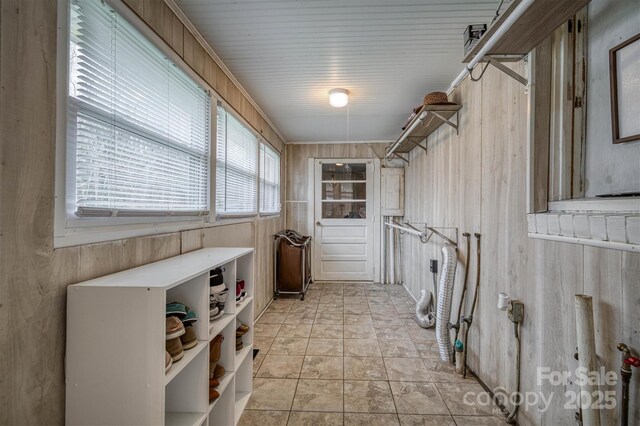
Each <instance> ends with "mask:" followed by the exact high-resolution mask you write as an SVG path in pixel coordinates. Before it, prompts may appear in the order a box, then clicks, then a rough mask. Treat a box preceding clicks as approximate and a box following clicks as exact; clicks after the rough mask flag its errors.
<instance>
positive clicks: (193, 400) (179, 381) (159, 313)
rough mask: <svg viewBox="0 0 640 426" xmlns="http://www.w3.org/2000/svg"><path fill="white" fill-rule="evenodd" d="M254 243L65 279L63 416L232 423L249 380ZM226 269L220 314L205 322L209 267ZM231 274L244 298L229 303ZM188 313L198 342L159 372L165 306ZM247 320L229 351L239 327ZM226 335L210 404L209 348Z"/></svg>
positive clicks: (190, 424) (210, 425)
mask: <svg viewBox="0 0 640 426" xmlns="http://www.w3.org/2000/svg"><path fill="white" fill-rule="evenodd" d="M253 264H254V253H253V249H252V248H226V247H225V248H205V249H201V250H197V251H194V252H191V253H188V254H184V255H180V256H176V257H173V258H170V259H166V260H162V261H159V262H155V263H151V264H148V265H144V266H140V267H138V268H134V269H130V270H127V271H122V272H119V273H116V274H112V275H107V276H105V277H100V278H96V279H93V280H90V281H86V282H83V283H79V284H75V285H72V286H70V287H69V288H68V291H67V346H66V366H65V371H66V377H65V382H66V410H65V411H66V423H67V424H70V425H76V424H77V425H84V424H118V425H163V424H164V425H172V426H216V425H223V426H229V425H235V424H237V423H238V421H239V419H240V416H241V415H242V410H243V409H244V407H245V406H246V404H247V401H248V395H250V394H251V391H252V388H253V382H252V380H253V379H252V372H253V367H252V356H251V354H252V347H253V346H252V345H253V316H254V299H253V294H254V276H253ZM218 267H223V268H224V269H225V272H224V274H223V275H224V281H225V284H226V286H227V288H228V289H229V297H228V299H227V302H226V304H225V309H224V311H225V313H224V314H223V315H222V316H220V317H219V318H217V319H216V320H214V321H212V322H211V326H210V321H209V296H210V294H209V293H210V291H209V276H210V271H212V270H213V269H215V268H218ZM236 279H240V280H244V282H245V292H246V297H245V298H244V300H243V301H242V302H240V303H239V304H237V305H236V303H235V300H234V297H235V287H236V285H235V284H236ZM173 301H177V302H180V303H183V304H185V305H187V306H188V307H189V309H190V310H192V311H194V312H195V313H196V315H197V321H196V322H195V323H194V324H193V327H194V328H193V330H194V331H195V334H196V336H197V339H198V341H197V344H196V345H195V346H194V347H192V348H190V349H187V350H184V354H183V355H182V358H181V359H179V360H176V361H174V362H173V364H172V366H171V367H170V368H169V370H168V372H166V373H165V355H166V352H165V345H166V339H165V337H166V324H165V317H166V304H167V303H170V302H173ZM240 323H242V324H246V325H248V326H249V331H248V332H247V333H246V334H245V335H244V336H242V340H243V342H242V343H243V344H242V349H240V350H239V351H236V324H238V325H239V324H240ZM219 334H221V335H222V336H223V337H224V340H223V341H222V346H221V355H220V360H219V362H218V364H220V365H222V366H223V367H224V368H225V370H226V374H225V375H224V376H222V377H221V378H220V379H219V380H220V384H219V385H218V386H217V387H216V391H217V392H218V393H219V394H220V396H219V397H218V398H217V399H215V400H213V401H211V402H210V401H209V352H210V351H209V347H210V341H211V340H212V339H213V338H215V337H216V336H217V335H219Z"/></svg>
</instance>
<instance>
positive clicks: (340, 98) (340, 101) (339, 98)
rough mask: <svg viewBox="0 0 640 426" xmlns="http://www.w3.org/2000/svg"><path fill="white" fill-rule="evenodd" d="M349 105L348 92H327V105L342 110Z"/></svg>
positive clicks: (335, 90)
mask: <svg viewBox="0 0 640 426" xmlns="http://www.w3.org/2000/svg"><path fill="white" fill-rule="evenodd" d="M348 103H349V91H348V90H347V89H331V90H329V104H330V105H331V106H332V107H335V108H342V107H344V106H346V105H347V104H348Z"/></svg>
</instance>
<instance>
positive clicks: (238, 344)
mask: <svg viewBox="0 0 640 426" xmlns="http://www.w3.org/2000/svg"><path fill="white" fill-rule="evenodd" d="M243 346H244V345H243V343H242V336H237V335H236V351H239V350H240V349H242V347H243Z"/></svg>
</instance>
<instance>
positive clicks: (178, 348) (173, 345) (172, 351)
mask: <svg viewBox="0 0 640 426" xmlns="http://www.w3.org/2000/svg"><path fill="white" fill-rule="evenodd" d="M165 348H166V350H167V352H169V355H171V359H172V360H173V362H176V361H180V360H181V359H182V357H183V356H184V349H183V348H182V342H180V338H179V337H176V338H175V339H171V340H167V343H166V345H165Z"/></svg>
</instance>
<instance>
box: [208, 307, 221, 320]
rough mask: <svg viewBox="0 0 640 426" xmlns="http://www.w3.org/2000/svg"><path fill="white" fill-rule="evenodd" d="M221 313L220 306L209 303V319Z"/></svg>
mask: <svg viewBox="0 0 640 426" xmlns="http://www.w3.org/2000/svg"><path fill="white" fill-rule="evenodd" d="M218 313H220V308H218V306H216V305H209V319H211V318H213V317H215V316H216V315H218Z"/></svg>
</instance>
